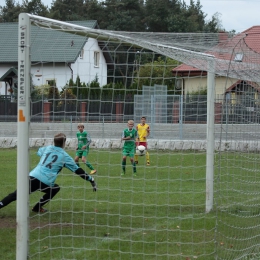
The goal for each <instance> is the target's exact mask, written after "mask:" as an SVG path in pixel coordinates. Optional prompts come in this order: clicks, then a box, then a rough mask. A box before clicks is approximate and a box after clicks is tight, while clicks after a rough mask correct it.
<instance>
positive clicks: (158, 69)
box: [134, 56, 178, 93]
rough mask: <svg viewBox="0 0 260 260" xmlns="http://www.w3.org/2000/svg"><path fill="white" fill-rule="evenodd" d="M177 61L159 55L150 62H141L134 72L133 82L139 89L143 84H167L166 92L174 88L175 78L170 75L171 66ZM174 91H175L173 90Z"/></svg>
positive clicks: (176, 63) (174, 65) (175, 64)
mask: <svg viewBox="0 0 260 260" xmlns="http://www.w3.org/2000/svg"><path fill="white" fill-rule="evenodd" d="M177 65H178V62H176V61H175V60H173V59H170V58H167V57H164V56H163V57H162V56H159V57H158V58H157V59H155V60H154V61H152V62H149V63H146V64H143V65H142V66H140V67H139V68H138V70H137V71H136V72H135V80H134V83H135V84H137V86H138V89H139V90H141V89H142V87H143V86H153V85H154V84H157V85H167V87H168V92H172V91H174V89H175V80H174V79H173V76H172V68H174V67H176V66H177ZM174 93H175V92H174Z"/></svg>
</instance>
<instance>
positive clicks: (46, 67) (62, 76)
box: [0, 39, 107, 95]
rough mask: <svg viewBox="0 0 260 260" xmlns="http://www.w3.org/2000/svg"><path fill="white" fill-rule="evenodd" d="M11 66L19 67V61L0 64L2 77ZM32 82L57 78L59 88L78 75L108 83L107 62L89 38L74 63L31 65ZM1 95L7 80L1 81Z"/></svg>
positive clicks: (86, 79) (89, 79)
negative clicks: (95, 59) (96, 54)
mask: <svg viewBox="0 0 260 260" xmlns="http://www.w3.org/2000/svg"><path fill="white" fill-rule="evenodd" d="M95 51H96V52H99V54H100V55H99V63H98V66H94V52H95ZM10 67H17V63H14V64H6V65H0V77H1V76H2V75H4V74H5V73H6V72H7V71H8V69H9V68H10ZM31 75H32V82H33V84H34V85H36V86H40V85H45V84H47V81H48V80H55V81H56V85H57V87H58V89H59V90H61V89H62V88H63V87H64V86H66V84H68V82H69V80H70V79H71V77H72V78H73V81H75V80H76V78H77V76H79V77H80V81H81V82H82V83H83V82H85V83H86V84H87V83H90V82H91V81H93V80H94V79H95V77H96V76H97V77H98V81H99V83H100V86H104V85H106V84H107V64H106V60H105V58H104V56H103V53H102V51H101V49H100V47H99V46H98V43H97V41H96V40H95V39H89V40H88V42H87V43H86V45H85V46H84V54H83V58H80V57H79V58H78V59H77V60H76V62H75V63H74V64H66V63H38V64H35V65H32V66H31ZM0 85H1V86H0V95H5V94H9V93H6V87H5V82H0ZM8 88H9V87H7V89H8Z"/></svg>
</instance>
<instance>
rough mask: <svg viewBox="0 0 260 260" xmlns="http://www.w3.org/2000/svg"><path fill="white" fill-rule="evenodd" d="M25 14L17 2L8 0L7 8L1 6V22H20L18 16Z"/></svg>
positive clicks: (6, 2)
mask: <svg viewBox="0 0 260 260" xmlns="http://www.w3.org/2000/svg"><path fill="white" fill-rule="evenodd" d="M22 12H23V9H22V7H21V6H20V4H19V3H16V2H15V0H6V1H5V6H3V7H2V6H0V22H2V23H7V22H18V16H19V14H20V13H22Z"/></svg>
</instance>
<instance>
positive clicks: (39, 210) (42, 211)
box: [32, 207, 48, 213]
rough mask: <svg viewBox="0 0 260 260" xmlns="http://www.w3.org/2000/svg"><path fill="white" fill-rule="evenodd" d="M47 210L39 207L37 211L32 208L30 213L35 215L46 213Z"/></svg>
mask: <svg viewBox="0 0 260 260" xmlns="http://www.w3.org/2000/svg"><path fill="white" fill-rule="evenodd" d="M47 211H48V210H47V209H44V208H42V207H40V208H39V209H35V208H32V212H36V213H46V212H47Z"/></svg>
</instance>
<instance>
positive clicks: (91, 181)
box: [90, 177, 97, 191]
mask: <svg viewBox="0 0 260 260" xmlns="http://www.w3.org/2000/svg"><path fill="white" fill-rule="evenodd" d="M90 183H91V186H92V187H93V191H97V184H96V183H95V180H94V178H93V177H91V180H90Z"/></svg>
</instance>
